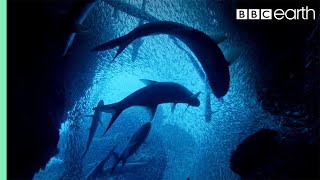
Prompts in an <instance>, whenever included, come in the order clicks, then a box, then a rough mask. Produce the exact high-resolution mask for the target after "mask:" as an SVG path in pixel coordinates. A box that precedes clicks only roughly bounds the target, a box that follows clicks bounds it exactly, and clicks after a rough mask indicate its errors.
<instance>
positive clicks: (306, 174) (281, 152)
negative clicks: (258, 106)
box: [230, 129, 320, 179]
mask: <svg viewBox="0 0 320 180" xmlns="http://www.w3.org/2000/svg"><path fill="white" fill-rule="evenodd" d="M317 143H319V141H318V142H306V141H305V139H304V138H302V137H301V136H299V137H290V138H288V137H286V138H285V137H282V136H281V135H280V134H278V132H276V131H274V130H270V129H262V130H259V131H258V132H256V133H254V134H252V135H251V136H249V137H247V138H246V139H245V140H244V141H243V142H242V143H241V144H240V145H239V146H238V147H237V149H236V150H235V151H234V152H233V153H232V156H231V158H230V168H231V169H232V170H233V171H234V172H235V173H237V174H238V175H240V177H241V179H301V178H303V179H309V178H319V177H320V174H319V167H320V166H319V158H320V155H319V147H318V145H317Z"/></svg>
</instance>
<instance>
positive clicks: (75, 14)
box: [62, 0, 97, 56]
mask: <svg viewBox="0 0 320 180" xmlns="http://www.w3.org/2000/svg"><path fill="white" fill-rule="evenodd" d="M96 3H97V0H82V1H79V2H78V3H77V4H75V5H74V8H73V9H71V10H70V11H69V12H68V14H67V18H66V19H69V21H68V25H67V26H69V27H68V28H67V29H66V31H67V33H68V34H69V35H68V36H67V40H66V43H65V47H64V50H63V53H62V56H65V55H66V54H67V52H68V50H69V49H70V47H71V46H72V44H73V41H74V38H75V36H76V34H77V33H85V32H88V31H89V30H88V29H87V28H85V27H83V25H82V24H83V22H84V20H85V19H86V18H87V17H88V15H89V14H90V12H91V11H92V9H93V7H94V6H95V5H96Z"/></svg>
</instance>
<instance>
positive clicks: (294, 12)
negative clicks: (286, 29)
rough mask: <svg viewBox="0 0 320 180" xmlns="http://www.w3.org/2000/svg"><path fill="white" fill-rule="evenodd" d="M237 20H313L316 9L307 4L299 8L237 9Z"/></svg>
mask: <svg viewBox="0 0 320 180" xmlns="http://www.w3.org/2000/svg"><path fill="white" fill-rule="evenodd" d="M236 19H237V20H272V19H276V20H285V19H286V20H309V19H312V20H315V19H316V11H315V10H314V9H309V8H308V6H306V7H302V8H301V9H286V10H283V9H275V10H273V9H237V15H236Z"/></svg>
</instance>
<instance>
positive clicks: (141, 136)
mask: <svg viewBox="0 0 320 180" xmlns="http://www.w3.org/2000/svg"><path fill="white" fill-rule="evenodd" d="M150 130H151V122H147V123H145V124H144V125H142V126H141V127H140V128H139V129H138V130H137V131H136V132H135V133H134V134H133V135H132V136H131V138H130V140H129V142H128V144H127V146H126V148H125V149H124V150H123V152H122V153H121V155H120V156H118V155H117V153H114V154H115V156H116V161H115V162H114V164H113V166H112V168H111V171H110V174H113V172H114V170H115V169H116V168H117V166H118V164H119V163H120V161H122V167H124V166H125V164H126V161H127V159H128V158H129V157H131V156H132V155H133V154H134V153H136V152H137V150H138V149H139V148H140V146H141V145H142V144H143V143H144V142H145V140H146V138H147V137H148V135H149V133H150Z"/></svg>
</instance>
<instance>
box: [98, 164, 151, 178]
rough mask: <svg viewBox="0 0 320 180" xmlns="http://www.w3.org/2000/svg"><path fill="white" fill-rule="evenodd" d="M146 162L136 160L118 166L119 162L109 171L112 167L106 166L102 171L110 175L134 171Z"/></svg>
mask: <svg viewBox="0 0 320 180" xmlns="http://www.w3.org/2000/svg"><path fill="white" fill-rule="evenodd" d="M147 164H148V162H147V161H137V162H126V165H125V166H124V167H121V168H119V166H120V165H119V164H118V166H117V168H115V169H114V170H113V172H112V174H110V173H111V170H112V167H108V168H106V169H105V170H104V171H103V175H105V176H107V177H110V176H121V175H125V174H130V173H136V170H137V169H139V168H142V167H145V166H146V165H147Z"/></svg>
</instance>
